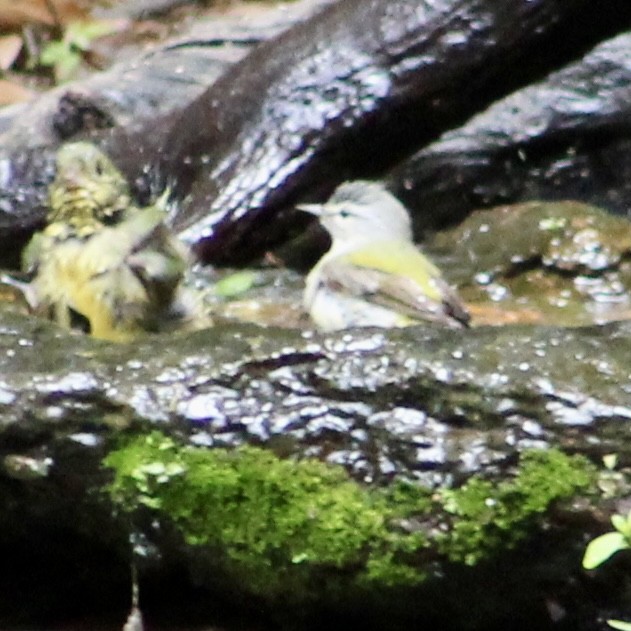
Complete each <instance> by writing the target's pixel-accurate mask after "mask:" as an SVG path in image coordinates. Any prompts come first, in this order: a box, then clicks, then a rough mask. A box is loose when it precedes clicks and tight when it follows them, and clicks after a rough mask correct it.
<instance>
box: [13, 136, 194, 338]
mask: <svg viewBox="0 0 631 631" xmlns="http://www.w3.org/2000/svg"><path fill="white" fill-rule="evenodd" d="M49 205H50V210H49V213H48V220H49V223H48V225H47V226H46V228H45V229H44V230H43V231H42V232H40V233H37V234H35V235H34V237H33V238H32V240H31V242H30V243H29V244H28V246H27V248H26V250H25V251H24V253H23V257H22V267H23V269H24V271H26V272H28V273H30V274H32V275H33V279H32V281H31V289H32V294H33V296H34V298H33V300H32V302H34V303H35V311H36V312H39V313H42V314H45V315H48V316H49V317H51V318H53V319H54V320H56V321H57V322H58V323H59V324H61V325H63V326H65V327H66V328H72V326H73V317H75V320H76V319H77V318H76V316H80V317H81V318H83V319H84V320H85V321H86V322H87V324H88V327H89V331H90V333H91V334H92V335H94V336H95V337H99V338H103V339H109V340H114V341H125V340H128V339H132V338H133V337H135V336H136V335H138V334H139V333H142V332H143V331H153V330H159V329H161V328H162V325H163V324H165V323H168V324H172V323H173V322H175V321H182V322H183V321H184V320H185V319H186V318H189V316H190V315H191V314H190V312H189V311H190V309H189V307H190V304H192V302H191V301H190V300H189V301H187V300H186V299H184V294H183V293H182V291H181V289H180V287H179V284H180V281H181V280H182V277H183V275H184V271H185V270H186V268H187V266H188V263H189V259H188V254H187V252H186V250H185V248H184V246H183V245H182V244H181V243H180V242H179V241H178V240H177V239H176V238H175V236H174V235H172V234H171V232H170V231H169V229H168V228H167V226H166V225H165V223H164V219H165V212H164V210H163V209H161V208H160V207H158V206H155V205H154V206H149V207H146V208H139V207H137V206H134V205H133V204H132V202H131V199H130V196H129V189H128V185H127V181H126V180H125V178H124V177H123V175H122V174H121V173H120V172H119V171H118V170H117V169H116V167H115V166H114V164H113V163H112V162H111V161H110V159H109V158H108V157H107V156H106V155H105V154H104V153H103V152H102V151H101V150H100V149H98V148H97V147H95V146H94V145H91V144H90V143H84V142H81V143H71V144H68V145H65V146H64V147H62V148H61V149H60V150H59V152H58V155H57V175H56V177H55V180H54V181H53V183H52V184H51V185H50V188H49ZM187 302H188V303H189V304H187Z"/></svg>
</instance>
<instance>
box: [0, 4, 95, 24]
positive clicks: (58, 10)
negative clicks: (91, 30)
mask: <svg viewBox="0 0 631 631" xmlns="http://www.w3.org/2000/svg"><path fill="white" fill-rule="evenodd" d="M91 4H94V3H91V2H88V1H87V0H48V1H47V0H19V1H18V0H0V27H2V28H9V29H15V28H20V27H21V26H25V25H26V24H33V23H37V24H48V25H51V26H52V25H54V24H56V23H57V22H60V23H61V24H67V23H68V22H71V21H73V20H86V19H89V17H90V5H91ZM51 5H52V7H53V8H54V9H53V11H51Z"/></svg>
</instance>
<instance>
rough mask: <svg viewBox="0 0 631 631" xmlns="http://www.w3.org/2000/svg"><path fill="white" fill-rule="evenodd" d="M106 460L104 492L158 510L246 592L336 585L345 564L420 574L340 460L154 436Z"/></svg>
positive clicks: (369, 576) (367, 575)
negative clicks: (111, 474) (109, 477)
mask: <svg viewBox="0 0 631 631" xmlns="http://www.w3.org/2000/svg"><path fill="white" fill-rule="evenodd" d="M105 464H106V465H107V466H109V467H112V468H114V469H115V471H116V477H115V480H114V482H113V484H112V486H111V489H110V490H111V493H112V494H113V496H114V498H115V499H116V500H117V501H118V503H119V504H121V505H123V506H124V507H126V508H127V509H129V510H133V509H134V507H135V506H136V505H137V503H140V504H144V505H146V506H148V507H150V508H152V509H157V510H160V511H163V512H164V513H166V514H167V515H168V516H169V517H170V518H171V519H172V520H173V521H174V522H175V523H176V524H177V525H178V526H179V527H180V529H181V531H182V533H183V535H184V537H185V539H186V541H187V543H189V544H191V545H199V546H208V547H210V548H211V549H213V550H216V551H217V555H218V558H219V559H220V564H221V565H222V566H223V569H224V570H225V571H227V572H228V573H229V575H230V576H232V577H233V578H234V579H235V580H238V581H239V582H241V583H242V584H244V585H248V586H249V588H250V589H251V590H252V591H253V592H254V593H258V594H261V595H265V596H274V595H277V594H281V593H286V591H287V589H288V587H290V589H291V593H292V594H293V595H294V596H295V597H296V598H298V599H301V598H305V597H308V594H309V592H310V590H311V588H312V585H313V584H314V581H317V582H318V583H320V582H321V581H322V577H323V575H325V576H326V583H327V589H329V590H333V591H334V590H336V589H338V587H339V588H340V589H341V588H343V584H340V585H339V586H338V585H336V580H337V579H343V582H344V583H348V582H349V579H348V572H350V573H351V575H352V576H353V577H354V578H355V579H356V580H357V581H359V582H360V583H362V584H366V583H370V582H372V581H379V582H380V583H385V584H399V585H400V584H409V583H415V582H418V581H419V580H420V579H421V578H422V576H421V575H420V573H419V572H418V571H417V570H415V569H413V568H412V567H410V566H408V565H406V564H405V562H403V561H401V560H400V558H399V557H400V555H401V554H405V553H407V549H408V548H409V542H410V541H412V540H411V539H409V538H408V537H406V536H404V534H403V533H398V532H396V529H392V528H391V527H390V526H389V520H390V518H391V516H392V515H391V511H390V510H389V509H388V507H387V505H386V502H385V498H384V497H383V495H382V494H378V493H370V492H369V491H367V490H366V489H364V488H362V487H361V486H359V485H357V484H355V483H354V482H351V481H349V479H348V477H347V475H346V474H345V472H344V470H343V469H342V468H339V467H330V466H327V465H324V464H322V463H320V462H317V461H304V462H294V461H290V460H281V459H279V458H277V457H275V456H274V455H273V454H272V453H271V452H269V451H267V450H263V449H256V448H252V447H243V448H240V449H236V450H232V451H227V450H222V449H200V448H194V447H178V446H176V445H175V443H174V442H173V441H172V440H171V439H169V438H166V437H164V436H162V435H160V434H152V435H151V436H149V437H147V438H142V439H138V440H135V441H133V442H131V443H130V444H128V445H127V446H125V447H123V448H122V449H119V450H117V451H115V452H112V453H111V454H110V455H109V456H108V457H107V459H106V461H105ZM423 544H424V538H423V537H420V536H418V537H416V545H418V546H422V545H423ZM399 550H400V552H399Z"/></svg>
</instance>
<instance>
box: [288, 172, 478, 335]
mask: <svg viewBox="0 0 631 631" xmlns="http://www.w3.org/2000/svg"><path fill="white" fill-rule="evenodd" d="M297 208H298V209H299V210H304V211H306V212H309V213H311V214H313V215H316V216H317V217H318V218H319V219H320V223H321V224H322V226H323V227H324V228H325V229H326V230H327V231H328V232H329V234H330V235H331V239H332V244H331V248H330V250H329V251H328V252H327V253H326V254H325V255H324V256H323V257H322V258H321V259H320V260H319V261H318V263H317V264H316V265H315V267H314V268H313V269H312V270H311V272H310V273H309V275H308V276H307V281H306V286H305V292H304V306H305V309H306V310H307V311H308V312H309V314H310V315H311V318H312V319H313V321H314V322H315V323H316V325H317V326H318V327H319V328H320V329H322V330H324V331H333V330H338V329H344V328H348V327H354V326H379V327H401V326H409V325H411V324H415V323H418V322H420V321H431V322H436V323H439V324H443V325H446V326H449V327H452V328H461V327H465V326H468V324H469V319H470V317H469V314H468V312H467V309H466V307H465V306H464V304H463V303H462V301H461V299H460V298H459V296H458V295H457V293H456V291H455V290H454V289H453V288H451V287H450V286H449V285H448V284H447V282H446V281H445V280H444V279H443V277H442V275H441V273H440V271H439V270H438V268H437V267H436V266H435V265H434V264H433V263H432V262H431V261H429V260H428V259H427V258H426V257H425V255H424V254H422V253H421V252H420V251H419V250H418V249H417V247H416V246H415V245H414V243H413V241H412V226H411V222H410V217H409V215H408V212H407V210H406V209H405V207H404V206H403V204H401V202H399V200H398V199H396V198H395V197H394V196H393V195H391V194H390V193H389V192H388V191H386V190H385V188H384V187H383V186H381V185H380V184H378V183H376V182H369V181H363V180H355V181H351V182H345V183H344V184H341V185H340V186H338V188H337V189H336V190H335V191H334V193H333V195H332V196H331V198H330V199H329V201H328V202H326V203H325V204H303V205H299V206H297Z"/></svg>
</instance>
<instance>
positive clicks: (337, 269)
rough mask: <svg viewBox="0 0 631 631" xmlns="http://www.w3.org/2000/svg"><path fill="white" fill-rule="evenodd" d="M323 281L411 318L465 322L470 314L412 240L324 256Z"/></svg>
mask: <svg viewBox="0 0 631 631" xmlns="http://www.w3.org/2000/svg"><path fill="white" fill-rule="evenodd" d="M323 272H325V273H324V274H323V275H322V279H323V280H322V282H324V283H326V284H327V285H328V286H329V288H330V289H332V290H334V291H344V292H345V293H350V294H352V295H355V296H357V297H360V298H363V299H365V300H368V301H370V302H373V303H375V304H379V305H381V306H384V307H386V308H388V309H392V310H393V311H396V312H397V313H400V314H402V315H405V316H407V317H409V318H411V319H412V320H430V321H435V322H440V323H442V324H447V325H450V326H463V325H465V326H466V325H467V323H468V321H469V314H468V313H467V310H466V308H465V306H464V305H463V303H462V301H461V300H460V298H459V297H458V295H457V294H456V292H455V291H454V290H453V289H452V288H451V287H450V286H449V285H448V284H447V283H446V282H445V280H444V279H443V278H442V276H441V274H440V272H439V271H438V269H437V268H436V266H435V265H434V264H433V263H431V261H429V260H428V259H427V258H426V257H425V256H424V255H423V254H421V253H420V252H419V251H418V250H417V249H416V248H415V247H414V246H413V245H412V244H410V245H409V246H408V244H406V243H402V244H401V243H396V244H394V245H391V244H388V243H384V244H381V245H379V246H377V247H376V248H375V247H373V245H372V244H371V246H370V248H368V249H359V250H356V251H354V252H352V253H351V254H346V255H342V256H339V257H336V258H332V259H330V260H329V261H328V262H327V265H326V269H323Z"/></svg>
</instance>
